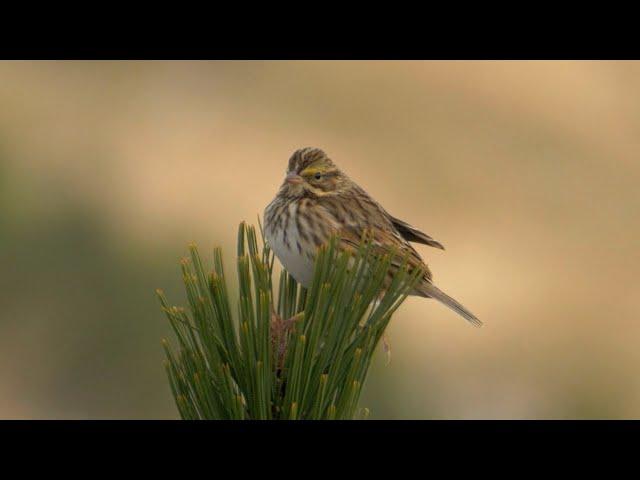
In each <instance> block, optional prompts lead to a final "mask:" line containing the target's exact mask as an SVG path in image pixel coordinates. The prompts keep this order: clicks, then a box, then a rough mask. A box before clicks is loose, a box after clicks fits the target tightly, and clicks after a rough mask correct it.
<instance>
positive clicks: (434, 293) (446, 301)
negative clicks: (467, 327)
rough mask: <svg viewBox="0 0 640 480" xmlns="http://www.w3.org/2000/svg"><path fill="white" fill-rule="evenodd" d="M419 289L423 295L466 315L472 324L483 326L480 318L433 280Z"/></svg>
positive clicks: (459, 313)
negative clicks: (437, 285)
mask: <svg viewBox="0 0 640 480" xmlns="http://www.w3.org/2000/svg"><path fill="white" fill-rule="evenodd" d="M418 291H419V292H420V295H423V296H425V297H429V298H435V299H436V300H438V301H439V302H440V303H442V304H443V305H446V306H447V307H449V308H450V309H451V310H453V311H454V312H456V313H457V314H458V315H461V316H462V317H464V318H465V319H466V320H468V321H469V322H470V323H471V324H472V325H474V326H476V327H481V326H482V322H481V321H480V320H478V318H477V317H476V316H475V315H474V314H473V313H471V312H470V311H469V310H467V309H466V308H464V307H463V306H462V305H461V304H460V303H458V301H457V300H455V299H453V298H451V297H450V296H449V295H447V294H446V293H444V292H443V291H442V290H440V289H439V288H438V287H436V286H435V285H434V284H433V283H431V282H424V283H422V284H421V285H420V286H419V287H418Z"/></svg>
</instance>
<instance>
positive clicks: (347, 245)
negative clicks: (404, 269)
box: [338, 224, 431, 281]
mask: <svg viewBox="0 0 640 480" xmlns="http://www.w3.org/2000/svg"><path fill="white" fill-rule="evenodd" d="M366 228H367V229H368V231H369V232H370V234H371V237H370V238H371V239H372V243H373V252H374V254H379V255H386V254H390V253H395V255H394V257H393V258H392V260H391V264H392V266H394V267H396V268H400V266H401V265H402V263H403V260H404V257H405V256H406V257H407V262H408V264H409V266H410V267H413V268H421V269H423V270H424V275H425V278H426V279H427V280H429V281H430V280H431V272H430V271H429V268H428V267H427V265H426V264H425V263H424V261H423V260H422V258H420V255H419V254H418V252H417V251H416V250H415V249H414V248H413V247H412V246H411V245H410V244H409V242H407V241H406V240H405V239H404V238H402V237H401V236H400V235H398V234H397V232H395V231H393V230H392V229H388V228H380V227H378V226H377V225H375V224H370V225H368V226H367V227H366ZM364 233H365V228H361V227H357V226H355V225H343V227H342V228H341V229H340V230H339V232H338V235H339V237H340V243H341V246H342V248H344V249H348V250H355V249H357V248H358V245H360V242H361V240H362V237H363V234H364Z"/></svg>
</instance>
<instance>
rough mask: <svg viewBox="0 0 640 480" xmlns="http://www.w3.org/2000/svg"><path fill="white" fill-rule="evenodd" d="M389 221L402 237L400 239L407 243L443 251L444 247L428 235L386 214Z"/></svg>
mask: <svg viewBox="0 0 640 480" xmlns="http://www.w3.org/2000/svg"><path fill="white" fill-rule="evenodd" d="M387 216H388V217H389V220H390V221H391V223H392V224H393V226H394V227H395V228H396V230H398V233H399V234H400V235H402V237H403V238H404V239H405V240H407V241H409V242H416V243H423V244H425V245H429V246H430V247H435V248H439V249H440V250H444V246H443V245H442V244H441V243H440V242H438V241H437V240H434V239H433V238H431V237H430V236H429V235H427V234H426V233H424V232H421V231H420V230H418V229H417V228H415V227H412V226H411V225H409V224H408V223H407V222H403V221H402V220H400V219H399V218H395V217H392V216H391V215H389V214H388V213H387Z"/></svg>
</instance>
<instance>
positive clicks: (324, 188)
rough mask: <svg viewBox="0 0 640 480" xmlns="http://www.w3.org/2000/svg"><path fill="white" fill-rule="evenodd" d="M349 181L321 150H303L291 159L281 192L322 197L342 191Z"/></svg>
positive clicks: (294, 154)
mask: <svg viewBox="0 0 640 480" xmlns="http://www.w3.org/2000/svg"><path fill="white" fill-rule="evenodd" d="M348 182H349V179H348V178H347V176H346V175H344V174H343V173H342V172H341V171H340V169H339V168H338V167H336V166H335V164H334V163H333V162H332V161H331V159H330V158H329V157H328V156H327V154H326V153H324V152H323V151H322V150H320V149H319V148H311V147H307V148H301V149H300V150H296V151H295V152H294V153H293V155H291V158H290V159H289V166H288V167H287V176H286V177H285V179H284V182H283V184H282V187H281V189H280V190H281V192H282V193H284V194H285V195H287V196H294V197H301V196H304V195H315V196H322V195H327V194H330V193H332V192H337V191H340V190H341V189H343V188H345V186H346V185H347V184H348Z"/></svg>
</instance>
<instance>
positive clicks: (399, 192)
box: [0, 62, 640, 418]
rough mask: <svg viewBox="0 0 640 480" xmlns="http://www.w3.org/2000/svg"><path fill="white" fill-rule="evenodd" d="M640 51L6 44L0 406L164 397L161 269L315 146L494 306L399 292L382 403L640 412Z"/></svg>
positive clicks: (28, 410) (468, 295) (164, 281)
mask: <svg viewBox="0 0 640 480" xmlns="http://www.w3.org/2000/svg"><path fill="white" fill-rule="evenodd" d="M639 81H640V63H638V62H0V105H2V108H1V109H0V246H1V248H0V265H1V266H2V272H3V275H2V276H1V277H0V305H1V306H2V308H1V310H0V312H1V313H0V418H176V417H177V412H176V409H175V407H174V405H173V404H172V399H171V394H170V392H169V388H168V385H167V382H166V379H165V375H164V370H163V366H162V362H163V354H162V349H161V346H160V339H161V338H162V337H164V336H167V335H168V334H169V326H168V324H167V322H166V320H165V318H164V316H163V315H162V313H161V312H160V310H159V308H158V304H157V301H156V298H155V295H154V290H155V288H158V287H161V288H163V289H164V290H165V292H166V293H167V296H168V297H169V299H170V300H172V301H173V302H175V303H178V304H183V303H185V299H184V294H183V292H182V290H181V288H182V287H181V278H180V273H179V267H178V260H179V258H180V257H181V256H182V255H184V254H185V252H186V245H187V244H188V243H189V242H191V241H196V242H197V243H198V244H199V246H200V248H201V250H203V251H207V249H209V250H210V247H212V246H213V245H221V246H222V247H223V248H225V251H226V252H228V263H227V265H228V266H229V267H231V266H232V263H231V262H232V261H233V259H234V257H233V255H234V240H235V232H236V227H237V224H238V223H239V221H241V220H247V221H249V222H255V219H256V215H257V214H261V213H262V210H263V208H264V206H265V205H266V204H267V203H268V202H269V201H270V200H271V198H272V197H273V195H274V194H275V192H276V190H277V188H278V186H279V185H280V183H281V181H282V177H283V174H284V170H285V168H286V164H287V160H288V157H289V155H290V154H291V153H292V152H293V151H294V150H295V149H296V148H300V147H303V146H318V147H321V148H323V149H324V150H325V151H326V152H327V153H328V154H329V155H330V156H331V157H332V158H333V159H334V160H335V161H336V163H337V164H338V165H339V166H340V167H342V168H343V169H344V170H345V171H346V172H347V173H348V174H349V175H350V176H351V177H352V178H353V179H354V180H356V181H357V182H358V183H360V184H361V185H362V186H363V187H364V188H365V189H367V191H369V193H371V194H372V195H373V196H374V198H376V199H377V200H378V201H380V202H381V203H382V204H383V205H384V206H385V208H387V210H389V211H390V212H391V213H392V214H394V215H396V216H398V217H400V218H402V219H404V220H406V221H408V222H410V223H412V224H414V225H415V226H416V227H418V228H421V229H423V230H425V231H426V232H427V233H428V234H430V235H432V236H433V237H434V238H436V239H437V240H440V241H442V242H443V243H444V244H445V247H446V248H447V250H446V252H439V251H435V250H432V249H429V248H427V247H419V248H418V249H419V251H420V253H421V254H423V256H424V257H425V259H426V260H427V262H428V263H429V265H430V267H431V269H432V270H433V272H434V275H435V280H436V283H437V284H438V285H439V286H441V287H442V288H443V289H444V290H446V291H447V292H449V293H450V294H451V295H452V296H454V297H456V298H458V299H459V300H460V301H461V302H462V303H464V304H465V305H466V306H468V307H469V308H470V309H471V310H472V311H473V312H474V313H476V314H477V315H478V316H479V317H480V318H481V319H482V320H483V321H484V322H485V324H486V327H485V328H483V329H480V330H476V329H473V328H471V327H469V326H468V325H467V324H466V323H465V322H464V321H462V320H460V319H459V318H457V317H456V316H455V315H454V314H452V313H451V312H449V311H448V310H446V309H444V308H442V307H441V306H439V305H437V304H435V303H433V302H430V301H426V300H424V299H417V298H416V299H414V298H412V299H410V300H408V301H407V302H406V304H405V305H403V307H402V308H401V309H400V311H399V312H398V314H397V315H396V316H395V317H394V321H393V322H392V325H391V328H390V329H389V341H390V344H391V348H392V353H391V358H392V361H391V363H390V364H389V365H387V364H386V359H385V356H384V354H383V353H382V352H380V354H379V356H378V358H377V359H376V361H375V363H374V367H373V369H372V371H371V374H370V377H369V382H368V385H367V386H366V388H365V393H364V398H363V405H364V406H367V407H369V408H370V409H371V412H372V414H371V417H372V418H629V417H637V416H639V415H640V353H638V352H639V349H638V344H639V342H640V323H639V322H638V320H639V318H638V311H639V308H638V300H637V297H638V291H639V287H640V280H639V278H640V276H639V275H638V274H639V273H640V272H639V270H640V268H639V262H638V261H637V260H636V256H637V254H636V250H637V246H638V244H639V241H640V227H639V225H638V220H637V219H638V209H639V206H640V193H639V192H638V188H637V183H638V180H639V179H640V161H639V160H638V159H639V158H640V140H639V138H640V137H639V136H638V132H639V131H640V91H639V90H638V89H637V85H638V82H639Z"/></svg>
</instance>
